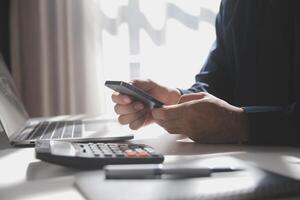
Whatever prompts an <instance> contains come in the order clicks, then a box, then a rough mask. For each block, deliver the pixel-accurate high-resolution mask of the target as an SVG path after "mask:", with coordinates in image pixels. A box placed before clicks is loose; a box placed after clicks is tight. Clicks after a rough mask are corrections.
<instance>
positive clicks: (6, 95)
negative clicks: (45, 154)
mask: <svg viewBox="0 0 300 200" xmlns="http://www.w3.org/2000/svg"><path fill="white" fill-rule="evenodd" d="M0 120H1V124H2V126H3V127H2V128H3V129H4V130H5V132H6V134H7V136H8V137H10V136H12V135H13V134H14V133H15V132H17V131H20V130H21V129H22V128H23V127H24V126H25V124H26V122H27V120H28V114H27V113H26V111H25V109H24V107H23V105H22V103H21V101H20V99H19V98H18V97H17V95H16V89H15V85H14V82H13V79H12V77H11V76H10V74H9V72H8V71H7V68H6V65H5V63H4V61H3V58H2V56H1V54H0ZM0 129H1V128H0Z"/></svg>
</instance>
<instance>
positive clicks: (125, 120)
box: [118, 110, 148, 125]
mask: <svg viewBox="0 0 300 200" xmlns="http://www.w3.org/2000/svg"><path fill="white" fill-rule="evenodd" d="M147 112H148V111H146V110H142V111H139V112H135V113H131V114H127V115H120V116H119V118H118V120H119V122H120V124H123V125H125V124H130V123H132V122H133V121H135V120H137V119H139V118H141V117H144V115H145V114H146V113H147Z"/></svg>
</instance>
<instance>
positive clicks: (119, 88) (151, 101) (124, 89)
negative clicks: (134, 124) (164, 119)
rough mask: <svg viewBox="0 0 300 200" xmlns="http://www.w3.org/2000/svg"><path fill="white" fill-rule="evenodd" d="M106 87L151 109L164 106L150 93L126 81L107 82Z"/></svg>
mask: <svg viewBox="0 0 300 200" xmlns="http://www.w3.org/2000/svg"><path fill="white" fill-rule="evenodd" d="M105 86H106V87H108V88H110V89H113V90H114V91H116V92H119V93H121V94H125V95H128V96H130V97H132V98H134V99H136V100H137V101H141V102H143V103H144V104H146V105H147V106H149V108H151V109H152V108H160V107H162V106H163V105H164V104H163V103H162V102H160V101H159V100H157V99H155V98H154V97H152V96H151V95H149V94H148V93H146V92H144V91H143V90H141V89H139V88H137V87H135V86H133V85H131V84H129V83H126V82H124V81H106V82H105Z"/></svg>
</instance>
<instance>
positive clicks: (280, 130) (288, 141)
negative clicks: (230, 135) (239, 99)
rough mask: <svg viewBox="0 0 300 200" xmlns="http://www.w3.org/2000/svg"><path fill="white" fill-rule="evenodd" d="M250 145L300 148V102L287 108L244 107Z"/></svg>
mask: <svg viewBox="0 0 300 200" xmlns="http://www.w3.org/2000/svg"><path fill="white" fill-rule="evenodd" d="M243 109H244V110H245V112H246V113H247V116H248V119H249V120H248V121H249V132H248V141H247V143H248V144H253V145H288V146H300V123H299V119H300V102H295V103H293V104H291V105H289V106H286V107H265V106H264V107H244V108H243Z"/></svg>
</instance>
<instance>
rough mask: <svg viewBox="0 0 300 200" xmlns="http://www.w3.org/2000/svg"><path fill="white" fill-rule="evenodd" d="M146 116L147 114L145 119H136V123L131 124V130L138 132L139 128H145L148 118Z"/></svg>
mask: <svg viewBox="0 0 300 200" xmlns="http://www.w3.org/2000/svg"><path fill="white" fill-rule="evenodd" d="M146 115H147V114H145V115H144V116H143V117H140V118H138V119H136V120H135V121H133V122H131V123H130V124H129V128H130V129H132V130H138V129H139V128H141V127H142V126H144V124H145V121H146V118H147V116H146Z"/></svg>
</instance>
